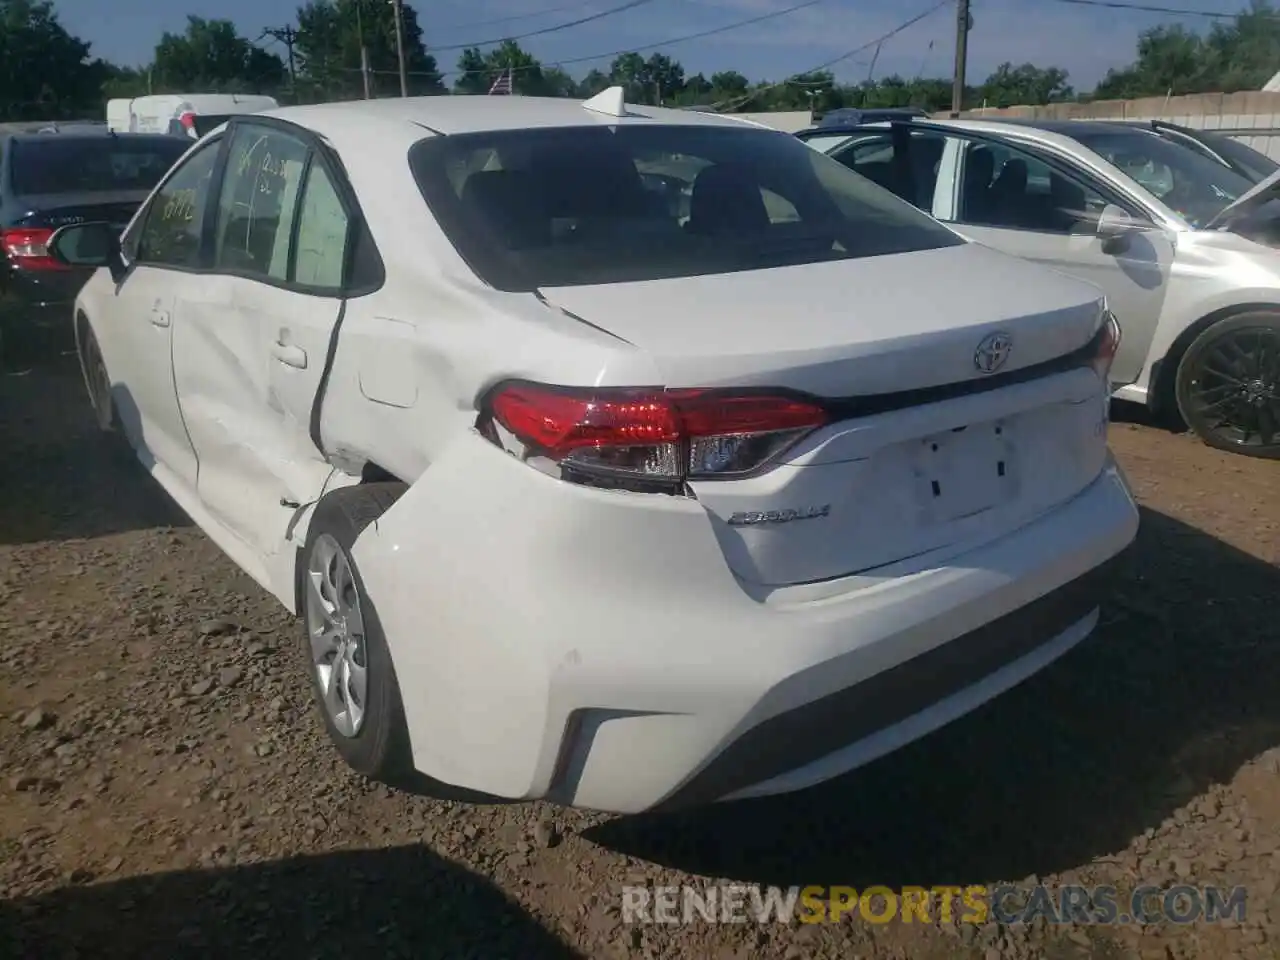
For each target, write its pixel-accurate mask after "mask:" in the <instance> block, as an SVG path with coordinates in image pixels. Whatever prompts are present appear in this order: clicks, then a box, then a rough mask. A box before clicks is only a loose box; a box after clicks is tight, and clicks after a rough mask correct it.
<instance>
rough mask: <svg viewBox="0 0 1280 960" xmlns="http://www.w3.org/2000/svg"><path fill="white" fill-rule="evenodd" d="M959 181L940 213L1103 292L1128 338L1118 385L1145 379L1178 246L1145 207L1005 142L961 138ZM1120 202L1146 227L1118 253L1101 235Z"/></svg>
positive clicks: (1116, 374) (972, 233)
mask: <svg viewBox="0 0 1280 960" xmlns="http://www.w3.org/2000/svg"><path fill="white" fill-rule="evenodd" d="M955 140H956V141H957V142H958V144H959V149H958V165H957V167H956V168H955V169H956V173H955V177H954V179H953V181H952V183H951V184H949V185H947V187H948V189H947V190H945V191H943V190H939V195H940V197H941V195H942V194H943V193H944V192H945V194H946V195H947V202H946V204H945V205H943V204H940V205H939V206H938V208H937V209H935V211H934V213H935V216H937V217H938V218H939V219H941V220H944V221H950V222H951V223H953V224H954V225H955V226H956V228H957V229H958V230H959V231H960V232H962V233H963V234H964V235H965V236H967V237H970V238H972V239H973V240H976V241H977V242H978V243H982V244H986V245H987V246H990V247H994V248H995V249H997V250H1002V251H1004V252H1005V253H1009V254H1013V255H1014V256H1018V257H1024V258H1026V259H1028V260H1034V261H1037V262H1039V263H1043V264H1045V265H1046V266H1050V267H1053V268H1055V269H1057V270H1061V271H1062V272H1064V273H1069V274H1072V275H1074V276H1077V277H1080V278H1081V279H1083V280H1087V281H1089V282H1090V283H1093V284H1095V285H1097V286H1098V287H1100V288H1101V289H1102V291H1103V293H1105V294H1106V295H1107V301H1108V304H1109V305H1110V307H1111V310H1112V312H1114V313H1115V315H1116V318H1117V319H1118V320H1119V321H1120V326H1121V328H1122V329H1123V331H1124V337H1123V339H1122V340H1121V344H1120V350H1119V353H1118V354H1117V355H1116V360H1115V364H1114V366H1113V367H1112V372H1111V377H1112V380H1113V381H1114V382H1116V383H1118V384H1126V383H1132V382H1134V381H1135V380H1137V379H1138V377H1139V375H1140V374H1141V372H1142V365H1143V363H1144V362H1145V361H1146V355H1147V347H1148V346H1149V345H1150V342H1151V338H1152V336H1153V335H1154V333H1155V328H1156V324H1157V323H1158V321H1159V319H1160V311H1161V310H1162V308H1163V306H1164V298H1165V293H1166V291H1167V289H1168V283H1169V272H1170V269H1171V268H1172V265H1173V252H1174V247H1173V238H1172V236H1171V235H1170V234H1168V233H1167V232H1166V231H1165V230H1164V229H1163V228H1161V227H1159V226H1157V225H1155V224H1152V223H1150V221H1149V220H1147V218H1146V215H1145V214H1144V213H1143V211H1141V210H1140V209H1138V208H1136V207H1134V206H1133V205H1132V204H1130V203H1129V202H1128V201H1127V200H1125V199H1124V198H1123V197H1121V196H1119V195H1118V194H1112V193H1110V192H1106V188H1105V185H1103V184H1100V183H1098V182H1096V181H1095V180H1093V178H1091V177H1089V176H1088V175H1087V174H1085V173H1084V172H1083V171H1080V170H1077V169H1074V168H1070V167H1068V166H1066V165H1065V164H1058V163H1056V162H1055V163H1054V164H1053V165H1050V163H1049V162H1048V161H1047V159H1045V158H1041V157H1040V156H1038V155H1036V154H1034V153H1032V152H1031V151H1029V150H1023V149H1021V148H1019V147H1017V146H1015V145H1012V144H1009V143H1007V142H996V141H989V140H984V139H970V138H967V137H964V136H956V137H955ZM1107 204H1115V205H1117V206H1120V207H1121V208H1122V209H1125V210H1126V212H1128V213H1129V214H1130V215H1131V216H1133V217H1136V218H1138V219H1140V220H1143V221H1144V222H1147V223H1148V224H1149V226H1148V227H1147V228H1146V229H1143V230H1140V231H1138V232H1136V233H1134V234H1133V235H1132V236H1131V237H1129V238H1128V239H1127V241H1126V242H1125V243H1123V244H1121V245H1117V246H1115V247H1106V246H1104V244H1103V242H1102V240H1101V239H1099V237H1098V236H1097V225H1098V217H1099V215H1100V214H1101V213H1102V209H1103V207H1105V206H1106V205H1107Z"/></svg>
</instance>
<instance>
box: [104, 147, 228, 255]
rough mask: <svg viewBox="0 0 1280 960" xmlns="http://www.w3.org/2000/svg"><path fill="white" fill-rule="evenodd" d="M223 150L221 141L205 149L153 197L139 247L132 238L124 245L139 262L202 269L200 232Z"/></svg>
mask: <svg viewBox="0 0 1280 960" xmlns="http://www.w3.org/2000/svg"><path fill="white" fill-rule="evenodd" d="M220 147H221V142H220V141H214V142H212V143H207V144H205V145H203V146H201V147H200V148H199V149H198V150H197V151H196V152H195V153H193V154H192V155H191V156H190V157H188V158H187V159H186V160H185V161H184V162H183V164H182V166H181V167H179V168H178V169H177V170H176V171H175V172H174V174H173V176H171V177H170V178H169V179H168V180H167V181H166V182H165V183H164V185H163V186H162V187H161V188H160V189H159V190H157V191H156V193H155V195H154V196H153V197H152V198H151V203H150V204H149V205H148V207H147V210H146V213H145V214H143V217H142V221H141V222H142V226H141V229H140V230H139V232H138V233H137V235H136V236H137V240H136V247H135V246H134V240H133V238H132V237H130V238H129V239H128V240H126V241H125V244H124V245H125V248H126V250H130V251H132V252H133V254H134V256H135V259H136V260H137V261H138V262H139V263H148V264H152V265H155V266H170V267H196V266H199V263H200V233H201V229H202V226H203V223H204V215H205V210H206V207H207V201H208V199H209V188H210V185H211V183H212V180H213V168H214V166H215V165H216V164H217V160H218V150H219V148H220Z"/></svg>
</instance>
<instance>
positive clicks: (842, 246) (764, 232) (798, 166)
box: [409, 125, 965, 299]
mask: <svg viewBox="0 0 1280 960" xmlns="http://www.w3.org/2000/svg"><path fill="white" fill-rule="evenodd" d="M409 162H410V165H411V167H412V169H413V173H414V176H415V178H416V179H417V182H418V186H419V187H420V189H421V190H422V194H423V196H424V197H425V198H426V201H427V203H428V204H429V205H430V207H431V209H432V210H433V212H434V213H435V215H436V218H437V219H438V220H439V222H440V224H441V227H442V228H443V229H444V231H445V232H446V234H448V236H449V238H450V239H451V240H452V241H453V243H454V245H455V246H456V247H457V249H458V252H459V253H460V254H461V255H462V256H463V257H464V258H465V259H466V260H467V262H468V263H469V264H470V266H471V268H472V269H473V270H475V272H476V273H477V274H478V275H479V276H480V277H481V279H483V280H484V281H486V282H487V283H490V284H492V285H493V286H495V287H498V288H499V289H503V290H532V289H535V288H537V287H558V286H576V285H581V284H595V283H622V282H628V281H638V280H658V279H669V278H674V277H692V276H701V275H706V274H716V273H732V272H736V271H741V270H759V269H764V268H768V267H784V266H794V265H798V264H807V263H820V262H825V261H830V260H849V259H856V258H860V257H873V256H883V255H886V254H893V253H905V252H909V251H917V250H933V249H937V248H939V247H948V246H954V245H958V244H961V243H964V242H965V241H964V240H962V239H961V238H960V237H958V236H957V235H956V234H955V233H953V232H952V231H950V230H948V229H947V228H946V227H943V226H942V225H941V224H939V223H937V222H936V221H935V220H933V219H932V218H930V217H929V216H927V215H926V214H924V213H922V212H920V211H919V210H917V209H915V208H914V207H912V206H911V205H909V204H908V203H906V202H904V201H902V200H899V199H898V198H897V197H895V196H894V195H893V194H891V193H890V192H889V191H887V190H885V189H883V188H881V187H879V186H876V185H875V184H873V183H872V182H871V181H869V180H866V179H864V178H862V177H860V176H859V175H857V174H856V173H854V172H853V171H851V170H850V169H849V168H847V167H845V166H843V165H842V164H839V163H837V162H835V161H834V160H831V159H829V158H827V157H825V156H823V155H822V154H820V153H819V152H818V151H816V150H811V149H810V148H809V147H807V146H805V145H804V144H803V143H802V142H800V141H799V140H797V139H796V138H795V137H793V136H790V135H788V134H784V133H778V132H773V131H767V130H760V129H758V128H752V127H743V128H742V129H734V128H725V127H709V126H674V125H662V126H656V125H655V126H632V125H626V126H622V127H608V126H604V125H601V126H599V127H567V128H556V129H543V130H520V131H498V132H489V133H477V134H465V135H457V136H447V137H433V138H430V139H427V140H422V141H420V142H419V143H417V144H415V145H414V147H413V148H412V149H411V151H410V153H409ZM849 296H850V298H851V299H853V298H856V296H857V292H856V291H853V290H851V291H849Z"/></svg>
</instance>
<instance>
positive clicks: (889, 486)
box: [543, 244, 1107, 586]
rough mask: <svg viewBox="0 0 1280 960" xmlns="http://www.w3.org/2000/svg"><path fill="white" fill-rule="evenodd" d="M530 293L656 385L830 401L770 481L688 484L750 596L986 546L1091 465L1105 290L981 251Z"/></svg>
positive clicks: (1074, 489)
mask: <svg viewBox="0 0 1280 960" xmlns="http://www.w3.org/2000/svg"><path fill="white" fill-rule="evenodd" d="M543 294H544V296H545V297H546V298H547V300H548V301H549V302H550V303H551V304H553V305H555V306H558V307H560V308H561V309H564V310H566V311H568V312H570V313H572V314H573V315H575V316H577V317H579V318H580V319H582V320H584V321H586V322H589V323H591V324H595V325H598V326H600V327H602V328H604V329H606V330H608V331H610V332H611V333H613V334H614V335H616V336H619V337H621V338H623V339H625V340H627V341H629V342H630V343H632V344H634V345H635V346H637V347H638V348H640V349H643V350H644V351H646V352H647V353H649V354H650V355H651V356H652V357H653V358H654V361H655V363H656V364H657V366H658V368H659V370H660V371H661V372H662V374H663V376H664V379H665V385H666V386H668V387H676V386H679V387H746V388H752V387H773V388H787V389H791V390H798V391H803V392H804V393H808V394H812V395H816V396H819V397H822V398H824V399H826V400H827V401H828V402H829V406H830V407H831V409H832V410H833V413H834V421H835V422H833V423H831V424H830V425H828V426H826V427H824V428H822V429H820V430H818V431H816V432H815V433H813V434H811V435H809V436H808V437H806V438H805V439H803V440H802V441H801V442H800V443H799V444H798V445H797V446H795V447H794V448H792V449H791V450H789V451H787V453H786V454H785V455H784V456H783V457H782V458H781V460H780V461H778V462H776V463H775V464H774V465H772V466H771V467H770V468H768V469H765V470H764V471H762V472H759V473H758V474H757V475H754V476H749V477H745V478H742V479H733V480H703V481H697V482H694V483H692V484H691V485H690V486H691V488H692V492H693V494H694V495H695V496H696V497H697V498H698V499H699V501H700V502H701V503H702V504H703V505H704V507H705V508H706V510H707V512H708V515H709V517H710V518H711V521H712V524H713V527H714V529H715V531H716V534H717V536H718V537H719V539H720V543H721V546H722V548H723V549H724V552H725V556H726V559H727V561H728V563H729V565H730V566H731V568H732V569H733V570H734V572H735V573H737V574H738V575H739V576H740V577H742V578H743V579H746V580H749V581H752V582H754V583H758V584H762V585H766V586H784V585H790V584H796V583H804V582H812V581H818V580H824V579H830V578H834V577H839V576H845V575H849V574H853V573H858V572H864V571H867V570H870V569H873V568H876V567H881V566H885V565H887V564H891V563H894V562H896V561H899V560H903V559H905V558H909V557H915V556H919V555H921V554H925V553H930V552H933V551H939V550H942V549H944V548H948V547H951V548H957V549H958V548H962V547H965V546H967V545H969V544H973V543H977V542H981V541H983V540H986V539H990V538H993V537H996V536H999V535H1001V534H1003V533H1005V532H1007V531H1009V530H1011V529H1014V528H1016V527H1017V526H1019V525H1021V524H1023V523H1026V522H1027V521H1028V520H1029V519H1031V518H1032V517H1034V516H1036V515H1038V514H1040V513H1043V512H1044V511H1045V510H1047V509H1049V508H1051V507H1052V506H1054V505H1055V504H1057V503H1060V502H1062V501H1064V500H1067V499H1069V498H1070V497H1072V496H1074V495H1075V494H1076V493H1078V492H1080V491H1081V490H1082V489H1084V487H1085V486H1087V485H1088V483H1089V482H1090V481H1092V480H1093V479H1094V478H1095V477H1096V476H1097V475H1098V473H1099V472H1100V471H1101V469H1102V467H1103V464H1104V462H1105V458H1106V431H1105V423H1106V411H1107V396H1106V387H1105V384H1104V383H1103V382H1102V380H1101V379H1100V378H1099V377H1098V376H1097V375H1096V374H1095V372H1094V371H1093V369H1092V368H1091V367H1089V366H1088V365H1087V362H1086V359H1085V358H1087V354H1088V349H1089V344H1090V343H1091V341H1092V340H1093V338H1094V336H1095V334H1096V333H1097V331H1098V329H1099V326H1100V323H1101V319H1102V305H1103V300H1102V294H1101V293H1100V292H1099V291H1098V290H1097V289H1096V288H1094V287H1092V286H1090V285H1088V284H1085V283H1083V282H1080V281H1077V280H1074V279H1072V278H1069V277H1067V276H1065V275H1063V274H1059V273H1057V272H1055V271H1051V270H1048V269H1045V268H1042V267H1038V266H1035V265H1032V264H1029V263H1026V262H1024V261H1021V260H1017V259H1015V258H1012V257H1008V256H1006V255H1004V254H1001V253H998V252H996V251H994V250H990V249H989V248H986V247H982V246H979V245H977V244H965V245H963V246H956V247H950V248H944V249H940V250H934V251H930V252H928V253H912V254H909V255H901V256H888V257H877V258H870V259H866V260H859V261H844V262H839V263H827V264H814V265H807V266H801V267H788V268H782V269H777V270H762V271H751V272H744V273H740V274H722V275H717V276H711V277H695V278H686V279H678V280H665V281H653V282H647V283H629V284H612V285H601V286H591V287H565V288H556V289H547V290H544V291H543Z"/></svg>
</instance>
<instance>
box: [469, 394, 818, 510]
mask: <svg viewBox="0 0 1280 960" xmlns="http://www.w3.org/2000/svg"><path fill="white" fill-rule="evenodd" d="M487 412H488V414H489V422H490V424H491V425H492V424H496V425H497V426H498V427H500V428H501V429H502V430H504V431H506V433H507V434H508V435H509V436H507V437H502V436H499V435H497V431H495V430H493V429H492V426H490V427H489V432H490V435H491V437H492V438H493V439H495V440H497V441H498V442H499V443H501V444H502V445H503V446H504V447H506V448H507V449H508V450H511V451H512V452H513V453H516V454H518V455H519V456H521V457H522V459H525V460H528V461H542V462H544V463H546V464H547V465H548V466H552V465H555V466H558V467H559V468H560V472H561V474H562V475H565V474H566V473H567V474H568V479H596V480H600V481H606V482H608V481H614V482H618V481H621V482H623V483H624V484H625V482H626V481H627V480H628V479H631V480H637V481H641V482H648V483H650V484H652V483H657V484H667V485H671V484H678V483H680V482H682V481H684V480H687V479H703V480H706V479H717V478H731V477H740V476H744V475H746V474H749V473H752V472H754V471H756V470H758V469H760V468H761V467H763V466H765V465H766V464H767V463H769V461H771V460H773V459H774V458H776V457H777V456H778V455H779V454H781V453H782V452H783V451H784V450H786V449H787V448H789V447H791V446H793V445H794V444H795V443H796V442H797V441H798V440H799V439H800V438H801V437H803V436H804V435H805V434H807V433H809V432H810V431H812V430H814V429H815V428H816V427H819V426H821V425H822V424H824V423H826V422H827V418H828V415H827V412H826V411H825V410H824V409H822V407H820V406H818V405H817V404H815V403H812V402H810V401H806V400H802V399H797V398H794V397H787V396H780V395H775V394H767V393H734V392H726V391H723V390H701V389H688V390H663V389H661V388H618V389H588V390H583V389H572V388H565V387H549V386H543V385H539V384H528V383H518V384H508V385H506V386H503V387H501V388H499V389H498V390H496V391H495V392H494V393H493V394H492V395H491V397H490V399H489V402H488V404H487Z"/></svg>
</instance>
